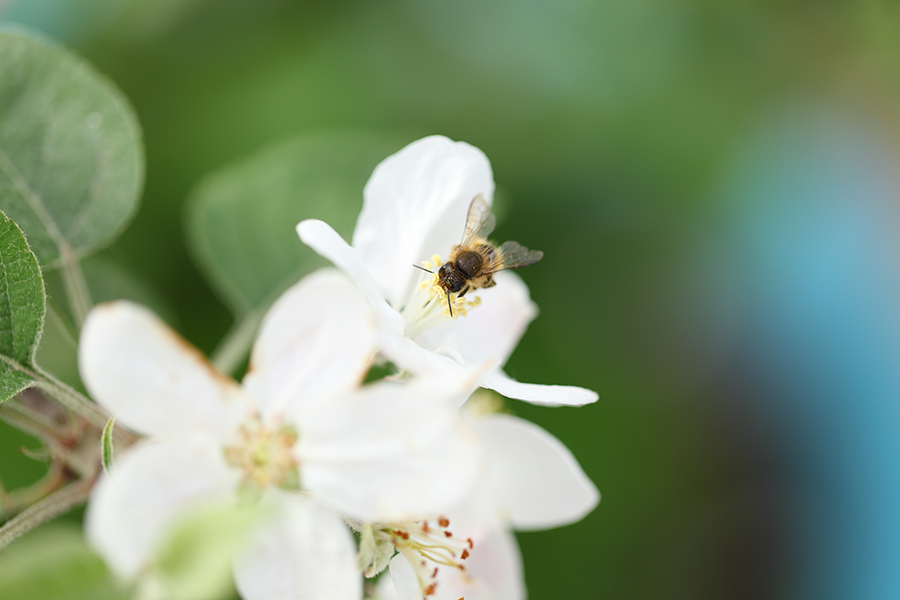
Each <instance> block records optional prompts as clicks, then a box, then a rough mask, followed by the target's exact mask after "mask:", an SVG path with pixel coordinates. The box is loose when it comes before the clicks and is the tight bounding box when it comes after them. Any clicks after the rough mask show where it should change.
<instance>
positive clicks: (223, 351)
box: [210, 312, 262, 375]
mask: <svg viewBox="0 0 900 600" xmlns="http://www.w3.org/2000/svg"><path fill="white" fill-rule="evenodd" d="M261 321H262V315H261V314H259V313H258V312H250V313H247V314H246V315H244V316H243V317H240V318H239V319H238V320H236V321H235V324H234V325H233V326H232V327H231V329H229V330H228V333H226V334H225V337H224V338H222V341H221V342H220V343H219V346H218V347H217V348H216V350H215V352H213V354H212V356H211V357H210V361H211V362H212V364H213V365H215V367H216V368H217V369H218V370H219V371H221V372H222V373H227V374H229V375H234V372H235V370H236V369H237V368H238V366H240V364H241V363H242V362H243V361H244V360H245V359H246V358H247V354H248V353H249V352H250V346H251V345H252V343H253V337H254V336H255V335H256V330H257V329H258V328H259V324H260V322H261Z"/></svg>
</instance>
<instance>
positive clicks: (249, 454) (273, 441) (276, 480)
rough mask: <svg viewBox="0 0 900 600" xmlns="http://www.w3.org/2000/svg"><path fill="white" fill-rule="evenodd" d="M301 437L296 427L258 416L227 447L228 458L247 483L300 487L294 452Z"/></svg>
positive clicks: (242, 428) (256, 486) (254, 485)
mask: <svg viewBox="0 0 900 600" xmlns="http://www.w3.org/2000/svg"><path fill="white" fill-rule="evenodd" d="M297 438H298V436H297V431H296V430H295V429H294V428H293V427H289V426H285V425H280V426H276V427H272V426H268V425H264V424H263V423H262V422H261V421H260V420H259V418H256V419H253V420H252V421H250V422H248V423H246V424H244V425H243V426H242V427H241V428H240V430H239V431H238V435H237V438H236V440H235V443H234V444H232V445H230V446H227V447H226V448H225V460H227V461H228V464H230V465H231V466H233V467H235V468H238V469H240V470H241V471H242V472H243V482H242V483H244V484H245V485H249V486H252V487H255V488H264V487H268V486H275V487H280V488H285V489H297V488H299V484H300V475H299V472H298V470H297V458H296V457H295V456H294V453H293V447H294V445H295V444H296V443H297Z"/></svg>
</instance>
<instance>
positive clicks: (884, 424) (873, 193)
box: [720, 100, 900, 600]
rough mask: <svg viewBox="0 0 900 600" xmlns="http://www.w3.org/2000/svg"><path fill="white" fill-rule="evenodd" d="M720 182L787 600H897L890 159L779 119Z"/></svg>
mask: <svg viewBox="0 0 900 600" xmlns="http://www.w3.org/2000/svg"><path fill="white" fill-rule="evenodd" d="M777 113H778V114H777V115H776V116H774V117H770V118H766V119H764V120H762V122H761V123H760V126H759V128H758V130H756V131H754V132H753V134H752V135H751V139H749V140H746V141H744V142H743V148H742V150H741V152H740V156H739V158H738V159H737V160H736V164H735V166H734V170H733V172H731V173H730V175H729V177H728V179H727V183H726V185H725V188H726V192H725V193H726V195H727V197H728V203H727V204H726V210H727V212H728V215H727V221H728V224H727V225H726V226H725V228H724V232H726V233H727V234H728V235H730V236H733V237H730V239H728V240H727V241H726V242H725V244H726V246H725V247H724V248H721V249H720V250H722V251H724V252H726V253H728V254H729V255H730V256H731V257H732V259H731V260H729V261H728V263H727V268H728V269H730V270H732V272H733V274H734V276H735V277H734V279H735V280H737V281H740V285H741V292H742V294H743V296H744V298H743V303H744V305H745V306H744V308H745V310H746V311H747V322H746V328H745V336H746V337H745V339H743V340H742V352H741V354H740V361H741V364H740V365H739V366H738V369H739V370H741V371H743V372H744V375H745V377H746V378H747V381H749V382H750V385H752V388H753V394H752V396H751V397H748V398H746V399H745V400H744V402H745V404H746V406H744V407H743V408H744V409H745V410H747V411H749V412H751V413H755V415H754V416H755V420H756V423H757V424H758V426H759V427H760V431H759V432H758V435H760V436H764V437H765V438H766V442H767V444H768V445H769V447H770V448H773V449H776V454H777V455H776V457H775V458H774V461H775V468H776V471H777V473H778V476H779V489H778V490H777V491H776V493H777V495H778V496H779V497H780V500H781V501H782V502H783V503H784V513H783V522H784V534H785V547H784V549H783V552H784V556H785V557H786V565H785V566H786V567H789V572H788V576H787V578H786V581H785V587H784V590H783V595H784V597H789V598H820V599H830V598H835V599H838V598H857V599H872V600H874V599H879V598H895V597H900V570H898V569H897V568H896V565H897V564H900V515H898V510H897V506H898V500H900V268H898V267H900V235H898V233H900V179H898V173H900V169H898V167H900V162H898V148H897V147H896V145H895V143H894V142H893V140H891V139H890V138H887V137H886V136H885V135H884V133H883V131H882V130H881V127H880V124H879V123H878V122H877V121H875V120H872V119H871V118H865V117H862V116H860V115H858V114H853V113H852V112H851V113H847V112H842V111H840V110H827V109H822V108H820V107H819V106H817V103H816V101H815V100H812V101H807V102H794V103H792V105H790V106H780V107H778V110H777Z"/></svg>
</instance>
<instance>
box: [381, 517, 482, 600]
mask: <svg viewBox="0 0 900 600" xmlns="http://www.w3.org/2000/svg"><path fill="white" fill-rule="evenodd" d="M376 527H377V526H376ZM449 527H450V520H449V519H447V518H446V517H438V518H437V519H435V520H431V521H420V522H418V523H388V524H386V525H384V526H382V527H381V528H380V531H379V533H380V534H382V535H387V536H390V538H391V540H392V541H393V543H394V547H395V548H396V549H397V551H398V552H400V553H401V554H403V556H404V557H405V558H406V560H407V562H409V564H410V566H412V568H413V571H414V572H415V573H416V578H417V579H418V580H419V587H420V588H421V589H422V595H423V596H426V597H427V596H431V595H433V594H434V593H435V590H436V589H437V586H438V574H439V573H440V570H441V569H442V568H450V569H454V570H456V571H459V572H462V573H465V572H466V565H465V560H466V559H467V558H468V557H469V552H470V551H471V550H472V548H473V546H474V544H473V542H472V538H467V539H460V538H458V537H456V536H455V535H453V533H452V532H451V531H450V529H449Z"/></svg>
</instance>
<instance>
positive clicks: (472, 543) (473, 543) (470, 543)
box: [466, 538, 475, 550]
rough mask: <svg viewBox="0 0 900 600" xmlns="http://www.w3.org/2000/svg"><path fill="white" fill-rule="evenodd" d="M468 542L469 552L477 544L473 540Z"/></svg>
mask: <svg viewBox="0 0 900 600" xmlns="http://www.w3.org/2000/svg"><path fill="white" fill-rule="evenodd" d="M466 541H467V542H469V550H471V549H472V548H474V547H475V542H473V541H472V538H467V539H466Z"/></svg>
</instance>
